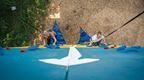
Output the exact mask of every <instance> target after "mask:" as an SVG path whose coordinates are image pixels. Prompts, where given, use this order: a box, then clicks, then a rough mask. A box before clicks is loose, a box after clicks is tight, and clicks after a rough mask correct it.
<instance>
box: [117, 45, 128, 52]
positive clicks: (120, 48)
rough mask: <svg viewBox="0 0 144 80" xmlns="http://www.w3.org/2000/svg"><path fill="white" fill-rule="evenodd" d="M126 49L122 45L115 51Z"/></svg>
mask: <svg viewBox="0 0 144 80" xmlns="http://www.w3.org/2000/svg"><path fill="white" fill-rule="evenodd" d="M125 49H126V45H122V46H121V47H119V48H117V51H122V50H125Z"/></svg>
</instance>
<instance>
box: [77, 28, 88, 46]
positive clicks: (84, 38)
mask: <svg viewBox="0 0 144 80" xmlns="http://www.w3.org/2000/svg"><path fill="white" fill-rule="evenodd" d="M90 38H91V37H90V36H89V35H88V33H87V32H86V31H84V30H83V29H82V28H80V39H79V41H78V44H82V43H84V42H88V41H89V40H90Z"/></svg>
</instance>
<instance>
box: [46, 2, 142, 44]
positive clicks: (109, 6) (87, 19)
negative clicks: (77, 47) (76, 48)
mask: <svg viewBox="0 0 144 80" xmlns="http://www.w3.org/2000/svg"><path fill="white" fill-rule="evenodd" d="M143 10H144V0H52V2H51V5H50V7H49V9H48V13H49V14H48V16H47V17H46V24H47V25H49V26H52V25H53V22H54V21H55V20H57V21H58V23H59V26H60V30H61V32H62V33H63V35H64V38H65V40H66V42H67V43H70V44H72V43H77V42H78V40H79V30H80V27H81V28H83V29H84V30H85V31H87V32H88V33H89V34H90V35H93V34H94V33H95V32H97V31H102V32H103V33H104V35H107V34H109V33H110V32H112V31H113V30H115V29H117V28H118V27H120V26H122V25H123V24H124V23H125V22H127V21H128V20H130V19H131V18H133V17H135V16H136V15H137V14H139V13H140V12H142V11H143ZM143 34H144V14H142V15H141V16H139V17H138V18H136V19H135V20H133V21H132V22H130V23H129V24H127V25H126V26H125V27H123V28H121V29H120V30H118V31H117V32H115V33H114V34H112V35H110V36H109V37H107V41H108V42H110V43H114V44H121V43H123V44H127V45H143V46H144V36H143Z"/></svg>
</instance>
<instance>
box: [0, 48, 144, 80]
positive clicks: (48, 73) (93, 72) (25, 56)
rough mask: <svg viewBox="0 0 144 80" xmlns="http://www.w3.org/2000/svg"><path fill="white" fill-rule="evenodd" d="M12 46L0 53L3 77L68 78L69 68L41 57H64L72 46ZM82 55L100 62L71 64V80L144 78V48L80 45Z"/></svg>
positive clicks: (26, 79)
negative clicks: (23, 49)
mask: <svg viewBox="0 0 144 80" xmlns="http://www.w3.org/2000/svg"><path fill="white" fill-rule="evenodd" d="M20 50H21V49H18V48H13V49H11V50H4V54H5V55H3V56H0V80H65V75H66V69H67V68H66V67H65V66H58V65H54V64H48V63H42V62H40V61H38V60H39V59H56V58H57V59H61V58H64V57H66V56H67V55H68V52H69V49H49V48H43V49H38V50H34V51H29V49H26V52H25V53H21V52H20ZM78 50H79V52H80V53H81V54H82V57H81V59H82V58H94V59H100V60H99V61H97V62H91V63H86V64H80V65H75V66H70V67H69V75H68V80H144V77H143V75H144V48H143V47H141V48H139V50H140V51H138V52H133V53H131V54H128V53H125V52H123V53H125V54H121V52H120V51H117V50H116V49H107V50H105V49H103V48H96V49H95V48H79V49H78Z"/></svg>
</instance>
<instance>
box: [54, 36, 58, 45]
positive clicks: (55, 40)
mask: <svg viewBox="0 0 144 80" xmlns="http://www.w3.org/2000/svg"><path fill="white" fill-rule="evenodd" d="M53 39H54V43H53V45H55V44H56V42H57V39H56V38H55V37H53Z"/></svg>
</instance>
